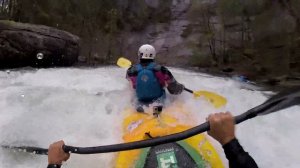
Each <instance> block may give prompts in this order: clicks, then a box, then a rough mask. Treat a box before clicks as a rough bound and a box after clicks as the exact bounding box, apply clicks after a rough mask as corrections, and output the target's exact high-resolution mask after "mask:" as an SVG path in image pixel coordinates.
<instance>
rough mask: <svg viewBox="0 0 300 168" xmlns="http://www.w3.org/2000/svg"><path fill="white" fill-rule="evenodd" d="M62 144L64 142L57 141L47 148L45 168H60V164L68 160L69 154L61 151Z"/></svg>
mask: <svg viewBox="0 0 300 168" xmlns="http://www.w3.org/2000/svg"><path fill="white" fill-rule="evenodd" d="M64 144H65V143H64V141H58V142H55V143H53V144H51V145H50V146H49V149H48V166H47V168H60V167H61V165H62V162H63V161H67V160H68V159H69V157H70V154H69V153H65V152H64V150H63V149H62V146H63V145H64Z"/></svg>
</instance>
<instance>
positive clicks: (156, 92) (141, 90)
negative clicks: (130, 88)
mask: <svg viewBox="0 0 300 168" xmlns="http://www.w3.org/2000/svg"><path fill="white" fill-rule="evenodd" d="M155 66H156V64H155V63H150V64H149V65H147V66H146V67H143V66H142V65H141V64H138V65H136V69H137V72H138V73H137V79H136V95H137V98H138V100H139V101H144V102H151V101H153V100H155V99H157V98H159V97H161V96H163V94H164V89H163V87H162V86H161V84H160V82H159V80H158V79H157V77H156V76H155V72H154V68H155Z"/></svg>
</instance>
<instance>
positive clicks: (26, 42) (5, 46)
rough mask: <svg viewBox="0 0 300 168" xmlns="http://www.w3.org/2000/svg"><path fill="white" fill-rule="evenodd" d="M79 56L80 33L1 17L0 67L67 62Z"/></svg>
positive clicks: (72, 62) (74, 60)
mask: <svg viewBox="0 0 300 168" xmlns="http://www.w3.org/2000/svg"><path fill="white" fill-rule="evenodd" d="M78 56H79V37H77V36H75V35H73V34H71V33H68V32H65V31H62V30H58V29H55V28H51V27H48V26H41V25H32V24H24V23H17V22H12V21H0V68H7V67H10V68H11V67H19V66H39V67H41V66H42V67H45V66H70V65H72V64H74V63H75V62H77V59H78Z"/></svg>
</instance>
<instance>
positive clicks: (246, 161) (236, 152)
mask: <svg viewBox="0 0 300 168" xmlns="http://www.w3.org/2000/svg"><path fill="white" fill-rule="evenodd" d="M223 149H224V152H225V155H226V158H227V159H228V160H229V167H230V168H240V167H243V168H257V167H258V166H257V164H256V163H255V161H254V159H253V158H252V157H251V156H250V155H249V154H248V153H247V152H245V151H244V149H243V147H242V146H241V145H240V143H239V141H238V140H237V139H233V140H231V141H230V142H229V143H227V144H225V145H223Z"/></svg>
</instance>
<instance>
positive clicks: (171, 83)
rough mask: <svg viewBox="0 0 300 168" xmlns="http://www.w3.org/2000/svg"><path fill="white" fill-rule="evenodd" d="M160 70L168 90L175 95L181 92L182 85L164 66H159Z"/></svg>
mask: <svg viewBox="0 0 300 168" xmlns="http://www.w3.org/2000/svg"><path fill="white" fill-rule="evenodd" d="M160 71H161V73H162V74H163V78H164V79H163V80H164V81H165V82H166V85H167V89H168V91H169V92H170V93H171V94H175V95H178V94H181V93H182V91H183V89H184V85H182V84H180V83H178V82H177V81H176V79H175V78H174V76H173V75H172V73H171V72H170V71H169V70H168V69H167V68H166V67H164V66H161V68H160Z"/></svg>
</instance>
